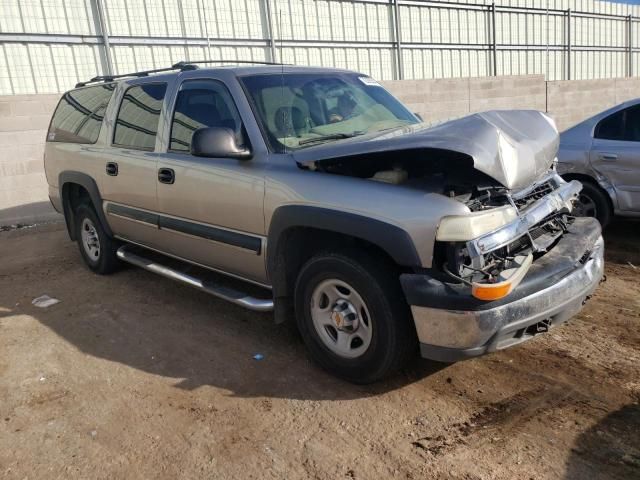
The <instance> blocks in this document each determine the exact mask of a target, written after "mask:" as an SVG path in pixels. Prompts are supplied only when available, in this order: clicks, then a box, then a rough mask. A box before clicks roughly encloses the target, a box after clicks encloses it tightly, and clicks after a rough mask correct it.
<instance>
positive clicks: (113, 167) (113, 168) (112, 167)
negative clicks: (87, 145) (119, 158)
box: [106, 162, 118, 177]
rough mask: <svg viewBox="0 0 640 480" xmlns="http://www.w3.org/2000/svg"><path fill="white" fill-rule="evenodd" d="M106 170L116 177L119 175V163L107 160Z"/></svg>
mask: <svg viewBox="0 0 640 480" xmlns="http://www.w3.org/2000/svg"><path fill="white" fill-rule="evenodd" d="M106 171H107V175H111V176H112V177H115V176H116V175H118V164H117V163H116V162H107V167H106Z"/></svg>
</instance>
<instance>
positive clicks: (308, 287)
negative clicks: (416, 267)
mask: <svg viewBox="0 0 640 480" xmlns="http://www.w3.org/2000/svg"><path fill="white" fill-rule="evenodd" d="M327 292H329V293H327ZM345 301H346V303H345ZM295 310H296V320H297V325H298V329H299V331H300V335H301V336H302V339H303V341H304V343H305V345H306V347H307V349H308V351H309V354H310V356H311V358H312V359H313V360H314V361H315V362H316V363H317V364H319V365H320V366H321V367H323V368H324V369H325V370H327V371H329V372H330V373H332V374H333V375H335V376H337V377H340V378H343V379H345V380H348V381H350V382H353V383H359V384H366V383H372V382H375V381H378V380H380V379H382V378H384V377H386V376H388V375H390V374H391V373H393V372H395V371H397V370H398V369H400V368H401V367H402V366H403V365H404V364H405V363H406V362H407V361H408V360H409V359H410V358H411V357H412V356H414V355H415V353H416V351H417V346H418V342H417V338H416V333H415V327H414V325H413V322H412V317H411V313H410V310H409V307H408V305H407V303H406V300H405V298H404V294H403V293H402V290H401V288H400V282H399V281H398V274H397V272H396V271H395V270H394V269H393V268H392V266H387V265H386V264H385V263H384V262H381V261H376V260H374V259H373V258H371V257H369V256H368V255H365V254H363V253H361V252H359V251H356V250H354V251H345V252H340V253H323V254H319V255H317V256H315V257H313V258H312V259H310V260H309V261H308V262H307V263H306V264H305V265H303V267H302V269H301V270H300V272H299V274H298V279H297V281H296V286H295ZM354 314H355V316H354ZM365 327H366V328H365ZM345 338H346V339H347V340H345Z"/></svg>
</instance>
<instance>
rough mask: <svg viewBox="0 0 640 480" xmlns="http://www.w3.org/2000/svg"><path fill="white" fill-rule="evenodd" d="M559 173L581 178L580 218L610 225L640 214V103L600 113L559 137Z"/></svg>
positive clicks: (639, 101)
mask: <svg viewBox="0 0 640 480" xmlns="http://www.w3.org/2000/svg"><path fill="white" fill-rule="evenodd" d="M558 172H559V173H560V174H561V175H562V176H563V178H565V179H567V180H579V181H580V182H581V183H582V186H583V188H582V192H581V193H580V197H579V202H578V204H577V208H576V214H578V215H586V216H592V217H596V218H597V219H598V220H600V223H601V224H602V225H606V224H607V223H608V222H609V220H610V219H611V216H612V215H614V214H615V215H620V216H627V217H637V216H640V99H635V100H630V101H628V102H625V103H622V104H620V105H617V106H615V107H613V108H610V109H609V110H606V111H604V112H601V113H599V114H597V115H595V116H593V117H591V118H589V119H588V120H585V121H584V122H582V123H579V124H578V125H576V126H574V127H572V128H570V129H568V130H567V131H565V132H563V133H562V135H561V136H560V150H559V152H558Z"/></svg>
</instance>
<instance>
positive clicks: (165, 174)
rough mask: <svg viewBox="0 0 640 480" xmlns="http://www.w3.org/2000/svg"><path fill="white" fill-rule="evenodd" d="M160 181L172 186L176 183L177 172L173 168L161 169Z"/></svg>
mask: <svg viewBox="0 0 640 480" xmlns="http://www.w3.org/2000/svg"><path fill="white" fill-rule="evenodd" d="M158 181H159V182H160V183H166V184H168V185H171V184H173V182H175V181H176V172H174V171H173V169H172V168H161V169H160V170H158Z"/></svg>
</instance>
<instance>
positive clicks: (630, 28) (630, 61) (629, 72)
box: [627, 15, 633, 77]
mask: <svg viewBox="0 0 640 480" xmlns="http://www.w3.org/2000/svg"><path fill="white" fill-rule="evenodd" d="M627 30H628V31H627V43H628V45H627V76H628V77H633V17H632V16H631V15H629V16H628V17H627Z"/></svg>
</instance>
